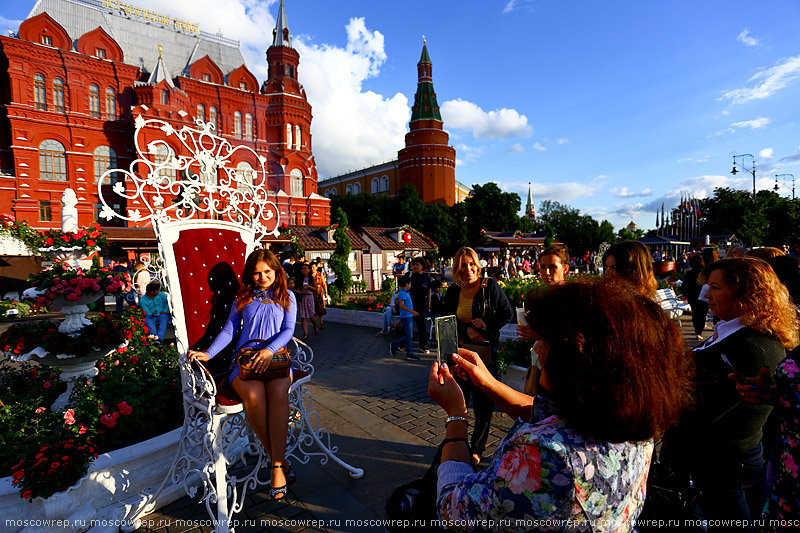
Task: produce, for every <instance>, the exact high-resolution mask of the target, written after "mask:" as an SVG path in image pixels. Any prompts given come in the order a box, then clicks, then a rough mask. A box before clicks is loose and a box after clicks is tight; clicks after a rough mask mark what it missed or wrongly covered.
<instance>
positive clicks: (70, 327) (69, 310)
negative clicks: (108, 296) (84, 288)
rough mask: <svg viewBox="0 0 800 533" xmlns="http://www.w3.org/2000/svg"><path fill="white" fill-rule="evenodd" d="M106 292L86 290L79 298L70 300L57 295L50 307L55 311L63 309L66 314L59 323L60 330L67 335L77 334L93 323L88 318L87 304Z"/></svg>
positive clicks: (62, 312) (62, 311)
mask: <svg viewBox="0 0 800 533" xmlns="http://www.w3.org/2000/svg"><path fill="white" fill-rule="evenodd" d="M104 294H105V292H103V291H98V292H84V293H83V294H81V297H80V299H79V300H75V301H69V300H67V299H66V298H65V297H64V296H57V297H56V299H55V300H53V303H52V304H51V305H50V309H52V310H53V311H61V314H63V315H64V320H63V322H61V324H59V326H58V331H60V332H61V333H66V334H67V335H73V334H75V335H77V334H78V332H80V330H82V329H83V327H84V326H88V325H89V324H91V321H90V320H89V319H88V318H86V313H87V312H88V311H89V308H88V307H87V306H86V304H90V303H92V302H95V301H97V300H99V299H100V298H102V297H103V295H104Z"/></svg>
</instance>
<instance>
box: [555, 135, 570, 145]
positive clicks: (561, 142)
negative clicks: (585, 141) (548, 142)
mask: <svg viewBox="0 0 800 533" xmlns="http://www.w3.org/2000/svg"><path fill="white" fill-rule="evenodd" d="M556 142H557V143H558V144H567V143H568V142H569V139H565V138H564V137H561V138H560V139H558V140H557V141H556Z"/></svg>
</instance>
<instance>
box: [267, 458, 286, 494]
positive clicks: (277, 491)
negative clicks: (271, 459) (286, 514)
mask: <svg viewBox="0 0 800 533" xmlns="http://www.w3.org/2000/svg"><path fill="white" fill-rule="evenodd" d="M271 468H272V470H275V469H277V468H279V469H280V470H281V471H282V470H283V465H272V467H271ZM278 495H281V497H280V498H277V496H278ZM269 497H270V498H272V499H273V500H275V501H276V502H279V501H281V500H283V499H285V498H286V483H284V484H283V485H282V486H280V487H270V488H269Z"/></svg>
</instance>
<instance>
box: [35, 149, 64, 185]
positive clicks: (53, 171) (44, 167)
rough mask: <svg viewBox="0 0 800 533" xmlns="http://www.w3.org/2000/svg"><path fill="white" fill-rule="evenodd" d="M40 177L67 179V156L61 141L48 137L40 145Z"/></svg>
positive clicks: (58, 179)
mask: <svg viewBox="0 0 800 533" xmlns="http://www.w3.org/2000/svg"><path fill="white" fill-rule="evenodd" d="M39 179H42V180H47V181H67V158H66V156H65V152H64V145H63V144H61V143H60V142H58V141H54V140H53V139H47V140H46V141H43V142H42V144H40V145H39Z"/></svg>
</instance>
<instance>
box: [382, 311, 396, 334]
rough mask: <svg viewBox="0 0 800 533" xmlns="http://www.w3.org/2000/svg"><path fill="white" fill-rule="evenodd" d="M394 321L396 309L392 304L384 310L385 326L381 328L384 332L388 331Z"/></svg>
mask: <svg viewBox="0 0 800 533" xmlns="http://www.w3.org/2000/svg"><path fill="white" fill-rule="evenodd" d="M393 323H394V310H393V309H392V307H391V306H389V307H387V308H386V309H385V310H384V311H383V328H382V329H381V331H382V332H384V333H388V332H389V328H390V327H391V325H392V324H393Z"/></svg>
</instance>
